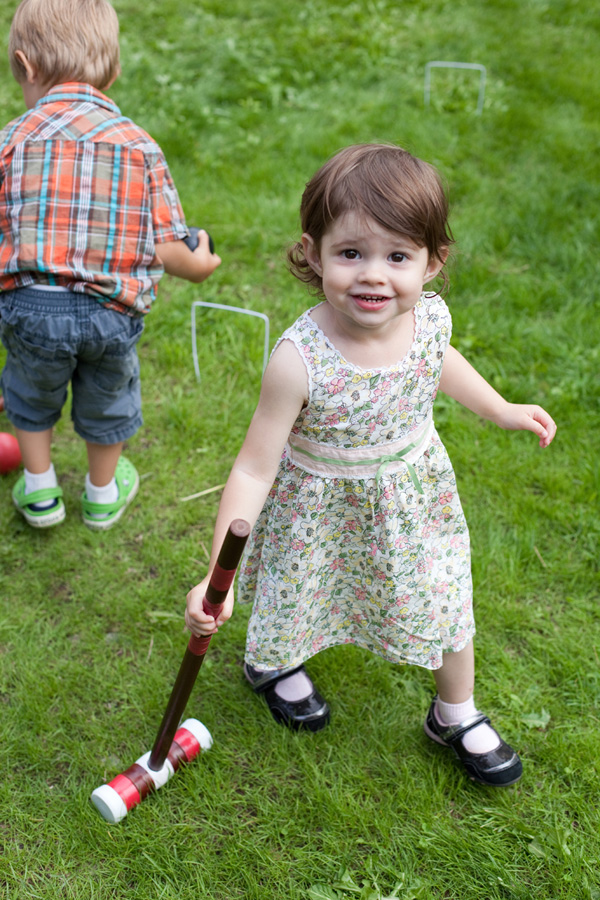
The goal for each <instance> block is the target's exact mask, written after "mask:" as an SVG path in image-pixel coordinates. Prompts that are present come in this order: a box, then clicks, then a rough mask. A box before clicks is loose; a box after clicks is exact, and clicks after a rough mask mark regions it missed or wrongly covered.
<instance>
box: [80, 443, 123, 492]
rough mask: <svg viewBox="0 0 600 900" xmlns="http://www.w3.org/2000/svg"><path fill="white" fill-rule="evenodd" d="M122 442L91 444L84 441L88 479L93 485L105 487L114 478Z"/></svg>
mask: <svg viewBox="0 0 600 900" xmlns="http://www.w3.org/2000/svg"><path fill="white" fill-rule="evenodd" d="M123 443H124V442H123V441H120V442H119V443H118V444H92V443H91V441H86V448H87V455H88V464H89V475H90V481H91V483H92V484H93V485H94V486H95V487H98V488H102V487H106V486H107V485H109V484H110V483H111V481H112V480H113V479H114V477H115V472H116V469H117V463H118V462H119V458H120V456H121V453H122V452H123Z"/></svg>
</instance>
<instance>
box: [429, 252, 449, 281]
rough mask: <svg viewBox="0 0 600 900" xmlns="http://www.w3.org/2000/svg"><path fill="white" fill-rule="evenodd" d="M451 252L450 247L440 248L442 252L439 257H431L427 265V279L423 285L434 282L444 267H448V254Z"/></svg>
mask: <svg viewBox="0 0 600 900" xmlns="http://www.w3.org/2000/svg"><path fill="white" fill-rule="evenodd" d="M449 252H450V247H440V251H439V254H438V256H439V257H440V258H439V259H438V256H430V257H429V262H428V263H427V268H426V269H425V279H424V281H423V284H426V283H427V282H428V281H432V280H433V279H434V278H435V276H436V275H439V274H440V272H441V271H442V269H443V268H444V266H445V265H446V260H447V259H448V254H449Z"/></svg>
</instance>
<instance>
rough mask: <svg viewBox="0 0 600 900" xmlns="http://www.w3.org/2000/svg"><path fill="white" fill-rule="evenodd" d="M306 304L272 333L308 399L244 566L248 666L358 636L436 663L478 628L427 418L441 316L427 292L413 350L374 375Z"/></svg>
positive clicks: (465, 553) (371, 645)
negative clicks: (299, 362)
mask: <svg viewBox="0 0 600 900" xmlns="http://www.w3.org/2000/svg"><path fill="white" fill-rule="evenodd" d="M310 313H311V310H308V311H307V312H306V313H304V314H303V315H302V316H300V318H299V319H298V320H297V321H296V322H295V323H294V325H292V327H291V328H289V329H288V330H287V331H286V332H285V333H284V334H283V335H282V337H281V338H280V341H281V340H288V341H292V343H293V344H294V345H295V347H296V348H297V350H298V353H299V354H300V356H301V358H302V359H303V361H304V364H305V366H306V370H307V374H308V383H309V402H308V405H307V406H306V408H304V409H303V410H302V412H301V413H300V415H299V416H298V418H297V420H296V422H295V424H294V427H293V428H292V431H291V433H290V437H289V441H288V444H287V446H286V449H285V451H284V454H283V457H282V460H281V463H280V466H279V471H278V474H277V477H276V479H275V482H274V484H273V488H272V490H271V492H270V494H269V496H268V498H267V501H266V503H265V505H264V508H263V510H262V513H261V515H260V516H259V519H258V521H257V523H256V525H255V527H254V529H253V531H252V535H251V537H250V540H249V543H248V546H247V549H246V553H245V555H244V560H243V562H242V565H241V567H240V574H239V579H238V587H237V596H238V599H239V600H240V601H241V602H252V603H253V604H254V607H253V611H252V615H251V617H250V622H249V626H248V637H247V644H246V661H247V662H248V663H250V665H253V666H257V667H260V668H263V669H267V668H269V669H270V668H287V667H290V666H294V665H298V664H299V663H302V662H304V661H305V660H307V659H308V658H309V657H311V656H313V655H314V654H315V653H318V652H319V651H320V650H324V649H325V648H327V647H331V646H334V645H337V644H356V645H357V646H359V647H363V648H366V649H367V650H370V651H372V652H373V653H377V654H378V655H379V656H382V657H383V658H384V659H386V660H389V661H391V662H395V663H414V664H416V665H419V666H424V667H426V668H429V669H437V668H439V667H440V666H441V664H442V653H443V652H448V651H454V652H456V651H458V650H461V649H462V648H463V647H465V646H466V645H467V644H468V642H469V641H470V640H471V638H472V637H473V634H474V633H475V626H474V621H473V613H472V586H471V565H470V551H469V534H468V529H467V525H466V522H465V518H464V515H463V511H462V507H461V504H460V500H459V497H458V492H457V488H456V479H455V476H454V471H453V469H452V465H451V463H450V459H449V458H448V454H447V452H446V449H445V447H444V446H443V444H442V443H441V441H440V439H439V437H438V434H437V432H436V430H435V427H434V425H433V419H432V408H433V401H434V399H435V395H436V393H437V389H438V384H439V379H440V373H441V368H442V363H443V359H444V354H445V352H446V348H447V347H448V344H449V341H450V333H451V327H452V325H451V318H450V312H449V310H448V307H447V306H446V303H445V302H444V301H443V300H442V299H441V298H440V297H439V296H438V295H436V294H423V295H422V296H421V299H420V300H419V302H418V304H417V306H416V307H415V310H414V313H415V333H414V341H413V344H412V346H411V348H410V350H409V352H408V354H407V355H406V356H405V358H404V359H402V360H400V361H399V362H398V364H397V365H394V366H390V367H386V368H381V369H379V368H378V369H369V370H365V369H361V368H359V367H358V366H355V365H353V364H352V363H350V362H348V361H347V360H346V359H344V357H343V356H342V355H341V354H340V352H339V351H338V350H337V349H336V348H335V347H334V346H333V345H332V344H331V342H330V341H329V339H328V338H327V337H326V336H325V335H324V334H323V332H322V331H321V329H320V328H319V326H318V325H317V324H316V323H315V321H314V319H313V318H312V317H311V315H310Z"/></svg>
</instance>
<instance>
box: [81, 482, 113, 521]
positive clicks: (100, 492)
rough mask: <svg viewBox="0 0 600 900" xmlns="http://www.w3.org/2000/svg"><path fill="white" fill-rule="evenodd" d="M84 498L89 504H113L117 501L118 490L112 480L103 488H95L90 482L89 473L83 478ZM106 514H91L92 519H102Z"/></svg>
mask: <svg viewBox="0 0 600 900" xmlns="http://www.w3.org/2000/svg"><path fill="white" fill-rule="evenodd" d="M85 496H86V497H87V498H88V500H89V501H90V502H91V503H115V502H116V501H117V500H118V499H119V488H118V487H117V482H116V480H115V479H114V478H113V479H112V481H109V482H108V484H106V485H104V487H96V485H95V484H92V482H91V481H90V473H89V472H88V473H87V475H86V476H85ZM105 515H106V513H93V514H92V518H93V519H102V518H103V517H104V516H105Z"/></svg>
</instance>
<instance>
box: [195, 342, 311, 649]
mask: <svg viewBox="0 0 600 900" xmlns="http://www.w3.org/2000/svg"><path fill="white" fill-rule="evenodd" d="M307 396H308V377H307V374H306V368H305V366H304V363H303V362H302V360H301V358H300V356H299V354H298V351H297V350H296V348H295V346H294V345H293V344H292V343H291V342H290V341H282V343H281V344H280V345H279V346H278V347H277V349H276V350H275V352H274V353H273V355H272V356H271V360H270V362H269V365H268V366H267V369H266V372H265V375H264V378H263V383H262V387H261V392H260V399H259V402H258V406H257V408H256V412H255V413H254V416H253V417H252V421H251V423H250V427H249V428H248V432H247V434H246V438H245V440H244V443H243V445H242V449H241V450H240V452H239V454H238V457H237V459H236V461H235V463H234V464H233V468H232V470H231V473H230V475H229V478H228V479H227V484H226V485H225V488H224V490H223V495H222V497H221V503H220V506H219V512H218V515H217V521H216V524H215V530H214V536H213V545H212V553H211V558H210V564H209V571H208V574H207V576H206V578H204V579H203V581H202V582H200V584H197V585H196V586H195V587H194V588H192V590H191V591H190V592H189V594H188V595H187V610H186V615H185V621H186V625H187V627H188V628H189V629H190V631H192V632H193V633H194V634H196V635H202V634H213V633H214V632H215V631H216V630H217V627H218V625H220V624H223V622H225V621H226V620H227V619H228V618H229V617H230V616H231V611H232V608H233V591H230V593H229V596H228V598H227V602H226V604H225V607H224V609H223V612H222V613H221V616H220V617H219V619H218V621H217V622H215V620H214V619H213V618H212V617H211V616H206V615H205V613H204V612H203V611H202V601H203V599H204V594H205V589H206V585H207V584H208V579H209V576H210V573H211V572H212V570H213V568H214V565H215V562H216V560H217V556H218V553H219V549H220V547H221V543H222V541H223V539H224V537H225V534H226V532H227V529H228V527H229V524H230V523H231V522H232V520H233V519H245V520H246V521H247V522H249V523H250V525H254V523H255V522H256V519H257V518H258V516H259V513H260V512H261V510H262V508H263V506H264V503H265V500H266V499H267V496H268V494H269V491H270V490H271V487H272V486H273V482H274V480H275V476H276V474H277V470H278V468H279V462H280V460H281V454H282V452H283V448H284V447H285V444H286V441H287V439H288V437H289V434H290V431H291V430H292V426H293V424H294V422H295V421H296V418H297V417H298V414H299V412H300V410H301V409H302V406H303V405H304V404H305V402H306V399H307Z"/></svg>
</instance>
